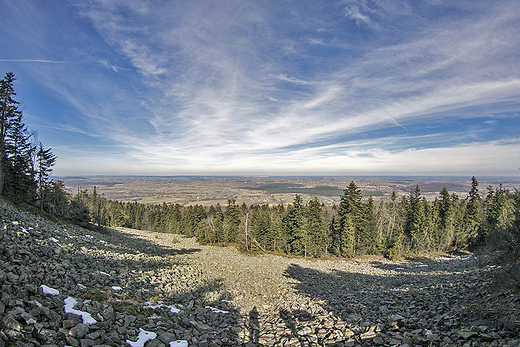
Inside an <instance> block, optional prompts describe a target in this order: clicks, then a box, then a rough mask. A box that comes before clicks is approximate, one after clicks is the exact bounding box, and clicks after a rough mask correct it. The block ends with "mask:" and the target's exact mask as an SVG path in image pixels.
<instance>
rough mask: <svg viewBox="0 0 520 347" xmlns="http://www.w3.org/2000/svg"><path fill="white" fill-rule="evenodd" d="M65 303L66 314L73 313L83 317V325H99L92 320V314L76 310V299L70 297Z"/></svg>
mask: <svg viewBox="0 0 520 347" xmlns="http://www.w3.org/2000/svg"><path fill="white" fill-rule="evenodd" d="M64 302H65V305H64V306H63V308H64V309H65V313H72V314H76V315H78V316H81V318H82V319H83V324H87V325H88V324H95V323H97V321H96V320H95V319H94V318H92V316H91V315H90V313H88V312H83V311H80V310H75V309H74V306H76V304H77V303H78V302H77V301H76V299H74V298H72V297H70V296H69V297H68V298H67V299H65V300H64Z"/></svg>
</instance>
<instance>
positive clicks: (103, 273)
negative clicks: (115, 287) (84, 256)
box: [99, 271, 110, 277]
mask: <svg viewBox="0 0 520 347" xmlns="http://www.w3.org/2000/svg"><path fill="white" fill-rule="evenodd" d="M99 273H100V274H101V275H105V276H108V277H110V274H107V273H106V272H103V271H99Z"/></svg>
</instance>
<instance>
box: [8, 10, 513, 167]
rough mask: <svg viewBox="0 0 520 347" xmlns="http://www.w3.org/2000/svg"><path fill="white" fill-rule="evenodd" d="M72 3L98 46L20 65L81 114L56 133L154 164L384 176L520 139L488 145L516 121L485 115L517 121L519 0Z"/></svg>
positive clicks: (65, 121) (508, 136)
mask: <svg viewBox="0 0 520 347" xmlns="http://www.w3.org/2000/svg"><path fill="white" fill-rule="evenodd" d="M72 4H73V6H71V7H70V8H72V9H74V10H75V11H77V13H76V14H75V15H76V16H79V18H81V20H82V21H83V24H82V25H83V27H82V29H83V30H84V31H83V36H81V40H84V41H83V42H89V43H90V42H94V43H95V44H93V45H83V46H81V47H74V49H70V50H67V52H74V54H72V55H70V54H69V53H67V54H69V55H67V54H63V53H62V54H58V53H60V52H61V51H64V50H63V49H61V51H60V48H59V47H58V46H57V49H55V51H56V52H57V54H56V55H55V56H52V59H51V58H50V56H45V55H36V56H38V57H41V59H35V60H31V59H25V58H23V59H20V60H17V61H18V62H20V63H27V64H26V65H23V66H24V68H25V69H26V70H27V71H30V74H31V76H32V78H33V79H35V80H38V81H39V83H40V84H41V85H45V88H47V90H49V91H50V92H49V93H50V94H53V95H56V96H57V98H59V99H60V100H62V101H63V102H64V103H65V104H66V105H68V106H69V107H71V108H72V109H74V110H75V112H76V114H77V116H76V117H75V118H74V117H72V116H65V115H64V116H63V118H64V119H63V120H60V122H57V124H63V126H57V127H55V128H59V129H55V130H56V131H59V130H61V131H69V132H70V131H71V129H76V130H77V133H78V134H83V135H85V136H86V137H90V136H89V134H95V135H96V136H97V137H96V138H99V139H102V140H103V143H104V145H108V144H110V145H114V146H119V148H120V150H121V151H120V152H117V156H120V155H121V153H125V156H127V157H128V158H132V160H134V161H136V162H141V163H145V162H146V163H147V165H150V168H151V169H150V170H153V168H156V169H157V170H162V171H161V172H166V171H168V168H170V169H171V170H173V171H175V170H177V171H178V172H183V170H184V172H195V171H198V172H203V171H204V167H207V168H208V170H209V171H211V172H220V173H225V172H228V173H230V172H233V170H238V169H240V170H241V172H246V171H248V170H249V171H255V170H256V171H255V173H260V171H262V169H263V170H265V172H267V173H268V171H269V170H271V169H272V170H274V171H276V172H281V171H283V168H284V167H285V168H287V170H298V169H302V168H306V167H309V165H310V164H311V165H312V166H313V167H316V171H319V170H321V171H322V172H332V171H334V165H333V163H334V162H335V163H336V164H337V170H336V171H341V170H348V168H352V170H354V168H356V169H355V170H356V172H361V171H360V170H361V167H362V166H366V167H367V168H368V169H367V171H366V172H368V171H370V170H372V171H374V170H375V171H377V170H379V169H381V170H383V171H384V170H385V168H391V167H393V166H392V165H391V163H389V162H388V160H389V159H388V160H387V158H393V160H401V162H406V163H408V164H409V165H410V166H409V167H413V165H414V163H413V161H406V160H405V159H404V158H408V157H409V158H415V159H417V158H416V157H415V155H416V153H419V152H420V153H422V154H424V155H425V157H426V156H430V157H431V158H434V154H435V153H444V154H446V155H448V154H449V155H450V156H451V158H455V157H456V155H459V154H460V153H462V150H460V149H461V148H464V149H466V150H467V149H468V148H469V147H479V146H482V148H495V149H498V148H504V149H511V148H514V147H515V146H518V143H517V142H515V141H512V140H511V139H512V138H513V137H514V136H513V135H512V134H511V133H510V132H505V133H507V134H504V135H502V137H503V142H500V141H498V142H496V141H497V138H499V136H498V135H496V134H497V130H496V129H498V128H500V127H501V126H503V125H504V124H512V122H509V123H508V121H506V120H504V119H498V120H496V121H495V120H493V121H494V123H491V121H490V120H489V119H488V118H489V117H491V116H492V115H495V114H502V113H503V114H512V115H513V116H511V117H513V118H514V117H518V116H514V114H515V112H517V110H518V106H519V105H520V95H519V94H520V93H519V92H518V90H520V71H519V69H518V67H516V61H517V58H518V56H519V55H520V41H519V40H520V39H519V37H520V32H519V31H520V29H519V27H520V26H518V25H517V24H518V20H519V17H520V8H519V7H520V5H518V4H517V3H516V2H514V1H505V2H501V3H500V4H497V3H490V2H486V1H476V2H471V3H466V2H464V3H458V4H451V3H447V2H446V3H444V2H442V1H440V2H436V3H434V4H431V3H430V4H429V3H421V4H412V3H411V2H407V1H404V2H399V3H396V2H393V1H383V0H373V1H369V0H346V1H339V2H337V3H316V2H310V1H309V2H306V1H304V2H303V3H300V2H289V3H267V4H259V3H256V2H249V1H233V0H228V1H223V2H216V1H193V2H172V3H154V4H153V6H152V3H150V2H147V1H138V0H133V1H130V2H126V1H119V0H96V1H92V2H88V3H85V2H80V1H78V2H73V3H72ZM76 25H79V24H76ZM48 30H49V33H51V32H52V30H51V28H49V29H48ZM44 33H45V32H44ZM49 35H50V34H49ZM85 37H86V38H85ZM33 56H34V55H33ZM3 58H4V57H1V56H0V62H3V63H6V64H9V63H14V60H8V59H3ZM2 59H3V60H2ZM61 61H63V62H68V61H70V62H71V63H70V64H41V66H44V68H43V69H42V68H32V67H30V64H31V63H36V62H42V63H43V62H48V63H50V62H61ZM47 65H49V67H47ZM62 65H63V66H62ZM38 66H40V65H38ZM72 66H73V67H72ZM481 114H485V115H487V116H486V117H488V118H482V116H481ZM486 122H487V123H486ZM41 124H43V123H41ZM445 124H450V125H451V126H454V127H457V129H458V131H454V132H450V131H448V130H446V129H447V128H449V127H448V126H447V125H445ZM432 125H433V126H435V127H436V128H442V129H443V130H444V131H445V132H444V133H443V135H442V136H441V135H438V134H437V133H434V132H433V131H432V130H428V129H430V128H431V126H432ZM60 127H61V128H60ZM485 127H488V131H482V129H483V128H485ZM49 129H50V128H49ZM67 129H69V130H67ZM464 132H467V134H468V136H462V135H461V134H463V133H464ZM491 135H492V136H491ZM457 137H458V140H456V138H457ZM364 138H369V139H370V141H362V140H363V139H364ZM411 139H414V140H413V141H412V140H411ZM428 139H435V140H431V141H430V140H428ZM510 140H511V141H510ZM85 141H87V140H85ZM493 141H495V142H493ZM507 141H510V142H507ZM412 146H414V147H412ZM63 148H65V147H63ZM100 148H101V147H100ZM412 148H415V150H414V149H412ZM450 148H456V149H453V150H450ZM100 151H103V150H102V149H100ZM470 152H472V151H470ZM111 153H115V152H111ZM114 155H116V154H114ZM435 155H436V154H435ZM486 158H487V159H486V160H489V161H491V160H492V158H491V157H486ZM432 160H433V159H432ZM497 160H499V159H497ZM345 161H347V162H348V163H349V164H348V165H343V164H340V163H342V162H345ZM113 162H118V163H120V164H118V165H120V166H119V167H121V168H122V167H128V168H129V169H128V170H130V168H134V169H135V167H136V166H135V165H133V164H130V162H129V161H128V160H117V158H113ZM433 162H436V161H435V160H433ZM454 162H456V161H454ZM458 162H459V163H462V161H458ZM479 162H480V159H479ZM408 164H407V165H408ZM415 165H417V164H415ZM137 166H138V165H137ZM455 166H456V165H455V164H453V166H450V167H451V169H450V170H452V171H453V170H455V169H454V167H455ZM494 166H495V167H496V166H497V165H494ZM442 167H445V166H442ZM446 167H448V166H446ZM357 168H359V170H358V169H357ZM378 168H379V169H378ZM426 168H428V169H429V170H433V167H432V166H428V165H425V166H424V167H423V168H421V169H420V170H419V169H418V170H419V171H421V170H422V171H421V172H425V171H424V170H427V169H426ZM369 169H370V170H369ZM331 170H332V171H331ZM389 170H390V169H389ZM392 170H393V169H392ZM392 170H391V171H392ZM508 170H509V171H511V169H508ZM177 171H176V172H177ZM378 172H380V171H378ZM392 172H395V170H394V171H392Z"/></svg>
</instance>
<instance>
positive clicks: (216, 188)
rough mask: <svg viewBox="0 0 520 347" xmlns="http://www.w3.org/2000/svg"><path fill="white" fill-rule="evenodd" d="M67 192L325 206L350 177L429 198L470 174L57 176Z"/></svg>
mask: <svg viewBox="0 0 520 347" xmlns="http://www.w3.org/2000/svg"><path fill="white" fill-rule="evenodd" d="M58 179H61V180H63V181H64V182H65V184H66V186H67V189H68V190H69V192H71V193H76V192H77V191H78V190H84V189H87V190H88V191H89V192H91V191H92V190H93V188H94V186H96V191H97V193H99V194H103V195H104V196H105V198H107V199H111V200H118V201H124V202H139V203H144V204H157V203H163V202H166V203H178V204H181V205H195V204H199V205H205V206H209V205H216V204H217V203H220V204H221V205H227V203H228V200H229V199H236V201H237V203H239V204H242V203H245V204H246V205H251V204H266V203H268V204H271V205H278V204H287V203H290V202H292V201H293V200H294V196H295V195H296V194H299V195H301V196H302V197H303V199H304V201H308V200H310V199H312V198H314V197H318V199H320V201H322V202H323V203H325V204H326V205H330V204H337V203H339V201H340V196H341V195H342V193H343V189H344V188H345V187H346V186H347V185H348V184H349V183H350V182H351V181H354V182H355V183H356V185H357V186H358V187H359V189H361V192H362V194H363V195H364V196H365V197H368V196H372V197H373V198H374V200H376V201H379V200H381V199H384V200H389V199H390V196H391V194H392V191H395V192H396V194H397V196H398V198H401V197H402V196H403V195H407V194H409V193H410V191H411V189H412V188H415V186H416V185H417V184H418V185H419V188H420V189H421V195H423V196H425V197H426V198H427V199H428V200H433V199H435V197H437V196H439V192H440V191H441V190H442V189H443V188H444V187H446V188H447V189H448V190H449V192H450V193H455V194H457V195H458V196H459V197H460V198H465V197H466V196H467V195H468V192H469V190H470V189H471V177H397V176H387V177H383V176H377V177H376V176H374V177H369V176H359V177H355V176H352V177H348V176H340V177H339V176H335V177H333V176H330V177H329V176H322V177H318V176H304V177H274V176H273V177H271V176H266V177H252V176H244V177H239V176H230V177H224V176H85V177H61V178H58ZM477 179H478V181H479V192H480V194H481V195H483V196H485V195H486V194H487V187H489V186H490V185H491V186H493V187H495V188H496V187H498V185H499V184H503V186H504V187H505V188H508V189H510V190H513V191H514V190H515V189H517V188H519V187H520V177H477Z"/></svg>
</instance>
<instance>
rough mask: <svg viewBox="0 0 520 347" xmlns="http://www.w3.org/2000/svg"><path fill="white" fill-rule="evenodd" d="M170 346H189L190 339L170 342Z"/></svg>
mask: <svg viewBox="0 0 520 347" xmlns="http://www.w3.org/2000/svg"><path fill="white" fill-rule="evenodd" d="M170 347H188V341H186V340H177V341H172V342H170Z"/></svg>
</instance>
